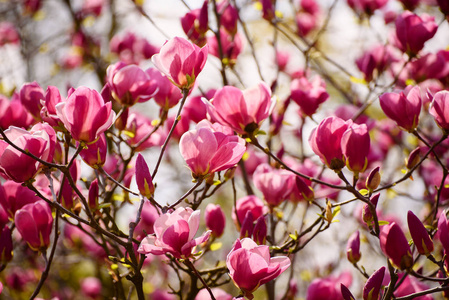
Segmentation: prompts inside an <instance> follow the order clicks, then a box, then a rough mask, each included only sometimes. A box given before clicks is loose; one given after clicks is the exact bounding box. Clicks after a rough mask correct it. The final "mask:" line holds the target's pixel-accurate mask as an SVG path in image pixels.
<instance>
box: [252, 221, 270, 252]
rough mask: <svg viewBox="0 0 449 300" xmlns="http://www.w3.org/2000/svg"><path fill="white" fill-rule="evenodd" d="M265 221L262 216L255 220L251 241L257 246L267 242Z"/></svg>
mask: <svg viewBox="0 0 449 300" xmlns="http://www.w3.org/2000/svg"><path fill="white" fill-rule="evenodd" d="M267 231H268V228H267V221H266V220H265V217H264V216H260V217H259V218H258V219H257V220H256V224H255V225H254V228H253V240H254V241H255V242H256V244H258V245H264V244H265V242H266V240H267Z"/></svg>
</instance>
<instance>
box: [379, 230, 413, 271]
mask: <svg viewBox="0 0 449 300" xmlns="http://www.w3.org/2000/svg"><path fill="white" fill-rule="evenodd" d="M379 239H380V248H381V249H382V251H383V253H385V255H386V256H387V257H388V258H389V259H390V260H391V261H392V263H393V264H394V265H395V266H396V267H398V268H400V269H401V270H405V269H409V268H411V267H412V266H413V258H412V253H411V250H410V246H409V244H408V240H407V238H406V237H405V235H404V232H402V229H401V227H399V225H398V224H396V223H395V222H393V223H391V224H388V225H384V226H382V228H381V230H380V236H379Z"/></svg>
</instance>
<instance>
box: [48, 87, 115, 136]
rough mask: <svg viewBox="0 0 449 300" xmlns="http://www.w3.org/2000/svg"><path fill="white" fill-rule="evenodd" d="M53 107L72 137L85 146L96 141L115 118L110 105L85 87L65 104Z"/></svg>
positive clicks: (69, 97) (79, 89)
mask: <svg viewBox="0 0 449 300" xmlns="http://www.w3.org/2000/svg"><path fill="white" fill-rule="evenodd" d="M55 107H56V114H57V115H58V117H59V119H60V120H61V122H62V123H63V124H64V127H65V128H66V129H67V130H68V131H69V132H70V134H71V135H72V137H73V138H74V139H75V140H77V141H83V142H85V143H87V144H89V143H92V142H94V141H95V140H96V139H98V138H99V136H100V134H102V133H103V132H105V131H106V130H107V129H108V128H109V127H110V126H111V125H112V121H113V120H114V118H115V112H114V111H112V103H111V102H108V103H105V102H104V100H103V98H102V97H101V95H100V94H99V93H98V92H97V91H95V90H91V89H89V88H87V87H79V88H77V89H76V90H74V91H73V92H72V93H71V94H70V95H69V96H68V98H67V100H66V101H65V102H60V103H58V104H57V105H56V106H55Z"/></svg>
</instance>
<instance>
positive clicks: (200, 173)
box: [179, 120, 246, 178]
mask: <svg viewBox="0 0 449 300" xmlns="http://www.w3.org/2000/svg"><path fill="white" fill-rule="evenodd" d="M179 150H180V152H181V155H182V157H183V158H184V159H185V161H186V163H187V166H188V167H189V168H190V170H191V171H192V175H193V177H194V178H199V177H204V176H205V175H207V174H211V173H213V172H218V171H222V170H227V169H229V168H231V167H233V166H234V165H235V164H237V163H238V162H239V161H240V159H241V158H242V156H243V154H244V153H245V150H246V146H245V140H243V139H242V138H240V137H238V136H236V135H233V134H232V130H231V129H230V128H228V127H225V126H221V125H220V124H218V123H215V124H211V123H210V122H208V121H206V120H204V121H201V122H200V123H198V125H197V127H196V129H194V130H190V131H188V132H186V133H185V134H184V135H183V136H182V137H181V140H180V142H179Z"/></svg>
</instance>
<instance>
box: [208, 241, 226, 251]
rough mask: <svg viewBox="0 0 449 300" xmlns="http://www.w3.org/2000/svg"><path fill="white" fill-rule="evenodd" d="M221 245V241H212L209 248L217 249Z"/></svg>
mask: <svg viewBox="0 0 449 300" xmlns="http://www.w3.org/2000/svg"><path fill="white" fill-rule="evenodd" d="M221 246H223V243H221V242H217V243H213V244H211V245H210V250H211V251H217V250H219V249H220V248H221Z"/></svg>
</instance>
